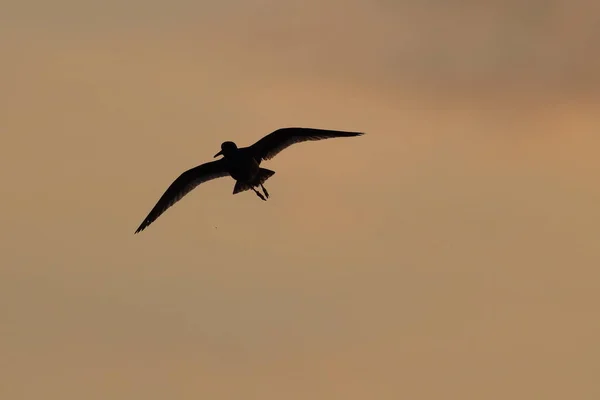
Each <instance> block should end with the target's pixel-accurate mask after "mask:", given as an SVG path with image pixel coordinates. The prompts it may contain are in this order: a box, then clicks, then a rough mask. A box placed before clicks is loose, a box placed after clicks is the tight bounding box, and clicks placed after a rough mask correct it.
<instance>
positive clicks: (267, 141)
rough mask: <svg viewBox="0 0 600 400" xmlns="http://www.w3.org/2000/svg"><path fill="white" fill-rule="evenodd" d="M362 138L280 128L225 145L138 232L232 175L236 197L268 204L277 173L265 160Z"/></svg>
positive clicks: (175, 187)
mask: <svg viewBox="0 0 600 400" xmlns="http://www.w3.org/2000/svg"><path fill="white" fill-rule="evenodd" d="M361 135H363V132H345V131H334V130H327V129H315V128H296V127H293V128H281V129H277V130H276V131H274V132H271V133H269V134H268V135H266V136H265V137H263V138H262V139H260V140H258V141H257V142H256V143H254V144H253V145H251V146H248V147H242V148H238V147H237V145H236V144H235V143H234V142H230V141H227V142H223V143H222V144H221V151H219V152H218V153H217V154H215V155H214V158H217V157H218V156H223V157H222V158H220V159H218V160H216V161H211V162H207V163H205V164H202V165H199V166H197V167H194V168H192V169H189V170H187V171H185V172H183V173H182V174H181V175H179V177H178V178H177V179H175V181H173V183H171V186H169V187H168V188H167V190H166V191H165V192H164V194H163V195H162V197H161V198H160V199H159V200H158V202H157V203H156V205H155V206H154V208H152V210H151V211H150V213H149V214H148V216H147V217H146V218H144V220H143V221H142V223H141V225H140V226H139V227H138V228H137V230H136V231H135V233H138V232H141V231H143V230H144V229H145V228H146V227H148V225H150V224H151V223H152V222H154V221H155V220H156V219H157V218H158V217H159V216H160V215H161V214H162V213H164V212H165V211H166V210H167V209H168V208H169V207H171V206H172V205H173V204H175V203H176V202H178V201H179V200H181V198H182V197H183V196H185V195H186V194H188V193H189V192H190V191H192V190H193V189H194V188H196V186H198V185H200V184H201V183H203V182H207V181H210V180H213V179H216V178H221V177H225V176H231V177H232V178H233V179H234V180H235V181H236V182H235V186H234V188H233V194H236V193H240V192H244V191H247V190H253V191H254V193H256V195H257V196H258V197H260V198H261V199H262V200H265V201H266V199H267V198H269V192H268V191H267V189H266V188H265V187H264V183H265V181H266V180H267V179H269V178H270V177H271V176H273V174H275V172H274V171H271V170H270V169H266V168H260V163H261V162H262V161H264V160H270V159H271V158H273V157H275V155H277V154H278V153H279V152H280V151H282V150H284V149H285V148H287V147H289V146H291V145H292V144H294V143H299V142H305V141H309V140H322V139H331V138H337V137H352V136H361ZM257 187H260V188H261V189H262V191H263V193H260V192H259V191H258V190H256V188H257ZM263 194H264V195H263Z"/></svg>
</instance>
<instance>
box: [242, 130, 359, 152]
mask: <svg viewBox="0 0 600 400" xmlns="http://www.w3.org/2000/svg"><path fill="white" fill-rule="evenodd" d="M360 135H363V133H362V132H345V131H332V130H327V129H315V128H281V129H278V130H276V131H274V132H272V133H269V134H268V135H267V136H265V137H263V138H262V139H260V140H259V141H258V142H256V143H254V144H253V145H252V146H250V149H251V151H252V153H253V154H254V157H255V158H256V159H257V160H270V159H271V158H273V157H275V156H276V155H277V154H278V153H279V152H280V151H282V150H283V149H285V148H286V147H289V146H291V145H292V144H294V143H300V142H305V141H308V140H322V139H331V138H336V137H352V136H360Z"/></svg>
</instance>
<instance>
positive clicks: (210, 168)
mask: <svg viewBox="0 0 600 400" xmlns="http://www.w3.org/2000/svg"><path fill="white" fill-rule="evenodd" d="M227 175H229V173H228V172H227V169H226V165H225V161H224V159H220V160H217V161H211V162H208V163H205V164H202V165H199V166H197V167H194V168H192V169H189V170H187V171H185V172H183V173H182V174H181V175H179V177H177V179H175V181H173V183H171V185H170V186H169V187H168V188H167V190H166V191H165V192H164V194H163V195H162V196H161V198H160V199H159V200H158V202H157V203H156V205H155V206H154V208H152V210H151V211H150V213H149V214H148V216H147V217H146V218H144V221H142V223H141V225H140V226H139V227H138V228H137V230H136V231H135V233H138V232H141V231H143V230H144V229H145V228H146V227H147V226H148V225H150V224H151V223H152V222H154V221H155V220H156V219H157V218H158V217H160V215H161V214H162V213H164V212H165V211H167V209H168V208H169V207H171V206H172V205H173V204H175V203H177V202H178V201H179V200H181V198H182V197H183V196H185V195H186V194H188V193H189V192H191V191H192V190H193V189H194V188H196V186H198V185H200V184H201V183H203V182H206V181H210V180H212V179H216V178H220V177H223V176H227Z"/></svg>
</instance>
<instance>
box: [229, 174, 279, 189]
mask: <svg viewBox="0 0 600 400" xmlns="http://www.w3.org/2000/svg"><path fill="white" fill-rule="evenodd" d="M274 174H275V171H271V170H270V169H266V168H260V169H259V170H258V175H257V176H256V179H255V180H254V182H253V185H252V186H258V185H260V184H263V183H265V182H266V180H267V179H269V178H270V177H272V176H273V175H274ZM250 189H251V186H250V185H249V184H247V183H243V182H236V183H235V186H234V188H233V194H236V193H240V192H245V191H246V190H250Z"/></svg>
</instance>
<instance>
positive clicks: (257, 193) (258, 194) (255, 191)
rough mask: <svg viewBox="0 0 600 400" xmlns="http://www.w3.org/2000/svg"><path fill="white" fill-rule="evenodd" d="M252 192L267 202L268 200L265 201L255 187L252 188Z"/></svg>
mask: <svg viewBox="0 0 600 400" xmlns="http://www.w3.org/2000/svg"><path fill="white" fill-rule="evenodd" d="M252 190H254V193H256V195H257V196H258V197H260V198H261V199H262V200H265V201H267V199H265V197H264V196H263V195H262V194H261V193H260V192H259V191H258V190H256V189H254V187H252Z"/></svg>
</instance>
